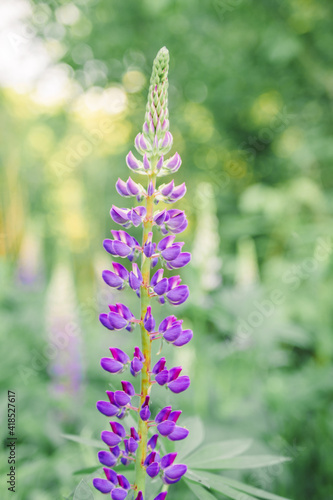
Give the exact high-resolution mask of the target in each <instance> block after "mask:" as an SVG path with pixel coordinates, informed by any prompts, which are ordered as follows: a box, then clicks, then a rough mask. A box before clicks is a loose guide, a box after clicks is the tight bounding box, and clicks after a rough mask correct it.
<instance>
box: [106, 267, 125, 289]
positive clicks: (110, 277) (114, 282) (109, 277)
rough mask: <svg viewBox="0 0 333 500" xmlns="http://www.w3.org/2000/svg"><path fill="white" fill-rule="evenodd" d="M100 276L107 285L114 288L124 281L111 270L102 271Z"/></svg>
mask: <svg viewBox="0 0 333 500" xmlns="http://www.w3.org/2000/svg"><path fill="white" fill-rule="evenodd" d="M102 278H103V280H104V281H105V283H106V284H107V285H109V286H112V287H114V288H118V287H119V286H121V285H122V284H123V282H124V281H123V280H122V279H121V278H120V277H119V276H117V274H116V273H112V272H111V271H107V270H106V271H103V272H102Z"/></svg>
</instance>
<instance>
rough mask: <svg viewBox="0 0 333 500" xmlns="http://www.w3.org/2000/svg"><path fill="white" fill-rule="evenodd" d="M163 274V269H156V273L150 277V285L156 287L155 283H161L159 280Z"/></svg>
mask: <svg viewBox="0 0 333 500" xmlns="http://www.w3.org/2000/svg"><path fill="white" fill-rule="evenodd" d="M163 273H164V270H163V269H158V270H157V271H156V273H155V274H154V275H153V276H152V278H151V280H150V285H151V286H155V285H157V283H158V282H159V281H161V279H162V278H163Z"/></svg>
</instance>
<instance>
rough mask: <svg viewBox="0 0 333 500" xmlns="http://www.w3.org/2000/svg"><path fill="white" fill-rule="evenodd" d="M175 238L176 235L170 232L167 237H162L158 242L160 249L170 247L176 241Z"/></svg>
mask: <svg viewBox="0 0 333 500" xmlns="http://www.w3.org/2000/svg"><path fill="white" fill-rule="evenodd" d="M175 238H176V236H175V235H174V234H169V236H165V238H162V239H161V240H160V241H159V243H158V244H157V248H158V250H160V251H163V250H165V249H166V248H168V247H170V246H171V245H172V243H173V242H174V241H175Z"/></svg>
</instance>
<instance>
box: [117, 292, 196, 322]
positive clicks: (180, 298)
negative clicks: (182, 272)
mask: <svg viewBox="0 0 333 500" xmlns="http://www.w3.org/2000/svg"><path fill="white" fill-rule="evenodd" d="M189 295H190V292H189V289H188V286H187V285H180V286H177V287H176V288H174V289H173V290H170V291H169V292H167V294H166V297H167V299H168V301H169V302H170V304H173V305H175V306H178V305H180V304H183V302H185V300H186V299H187V298H188V296H189ZM110 323H111V322H110ZM112 326H113V325H112Z"/></svg>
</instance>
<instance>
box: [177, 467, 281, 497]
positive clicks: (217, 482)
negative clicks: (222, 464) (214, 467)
mask: <svg viewBox="0 0 333 500" xmlns="http://www.w3.org/2000/svg"><path fill="white" fill-rule="evenodd" d="M186 478H187V479H188V480H190V481H195V482H199V483H201V484H204V485H205V486H207V487H209V488H211V489H213V490H215V491H219V492H220V493H223V494H224V495H227V496H230V498H235V499H238V500H249V499H253V498H254V497H253V496H252V495H255V498H263V499H265V500H289V499H288V498H285V497H280V496H279V495H274V494H273V493H269V492H267V491H264V490H261V489H258V488H254V487H253V486H248V485H247V484H244V483H241V482H239V481H235V480H234V479H230V478H229V477H225V476H218V475H216V474H211V473H210V472H206V471H195V472H193V471H187V474H186ZM226 488H227V489H226ZM237 490H238V491H237ZM239 490H240V491H239ZM227 491H228V494H227ZM237 493H238V495H237ZM245 493H246V495H245ZM247 493H249V494H250V495H247ZM232 495H233V496H232ZM236 495H237V496H236Z"/></svg>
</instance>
